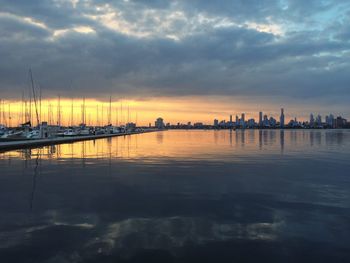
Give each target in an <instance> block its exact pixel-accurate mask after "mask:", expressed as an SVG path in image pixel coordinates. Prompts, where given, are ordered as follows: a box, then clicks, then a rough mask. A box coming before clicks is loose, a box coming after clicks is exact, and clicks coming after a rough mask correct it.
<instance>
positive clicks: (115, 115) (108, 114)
mask: <svg viewBox="0 0 350 263" xmlns="http://www.w3.org/2000/svg"><path fill="white" fill-rule="evenodd" d="M36 108H37V111H38V117H39V120H40V122H43V121H46V122H48V124H50V125H57V124H60V125H62V126H76V125H79V124H81V123H85V124H87V125H91V126H104V125H108V124H112V125H124V124H126V123H128V122H134V123H136V124H137V125H138V126H148V125H149V124H151V125H154V121H155V120H156V118H158V117H162V118H163V119H164V121H165V123H170V124H175V125H176V124H177V123H184V124H186V123H187V122H191V123H192V124H193V123H195V122H202V123H204V124H212V123H213V120H214V119H218V120H219V121H221V120H226V121H228V120H229V118H230V115H233V116H232V117H233V120H235V116H236V115H237V116H238V117H239V118H240V117H241V113H245V117H246V119H247V120H248V119H250V118H254V119H255V120H257V119H258V114H259V111H263V114H267V115H268V116H273V117H275V118H278V117H279V111H280V107H278V106H275V105H271V104H266V103H265V104H263V103H260V104H256V103H254V102H248V101H245V100H243V99H241V98H238V97H237V98H235V99H233V98H223V97H203V96H202V97H200V96H198V97H173V98H172V97H160V98H150V99H144V100H141V99H123V100H122V99H118V100H117V99H112V100H111V103H110V102H109V99H107V100H105V101H101V100H97V99H94V98H86V99H85V100H84V99H70V98H49V99H44V100H42V101H41V103H39V102H37V107H36ZM288 109H290V111H289V112H292V113H293V114H296V115H291V114H290V115H289V114H288V113H287V114H286V117H287V118H293V119H294V116H297V117H298V119H299V120H301V119H304V120H305V119H306V118H307V116H308V115H298V114H299V113H300V112H298V111H297V112H295V110H298V107H294V109H291V108H290V107H288ZM307 114H309V113H307ZM30 116H31V117H30ZM28 120H31V122H32V124H33V125H36V124H37V116H36V110H35V103H34V102H33V101H32V102H31V106H30V103H29V101H28V100H27V102H24V101H21V100H2V102H1V103H0V123H1V124H5V125H6V126H12V127H14V126H18V125H20V124H21V123H24V122H26V121H28Z"/></svg>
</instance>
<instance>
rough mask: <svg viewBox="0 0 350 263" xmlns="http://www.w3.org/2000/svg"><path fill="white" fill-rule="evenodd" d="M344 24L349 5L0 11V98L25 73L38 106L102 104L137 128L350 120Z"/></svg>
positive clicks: (96, 0) (117, 4)
mask: <svg viewBox="0 0 350 263" xmlns="http://www.w3.org/2000/svg"><path fill="white" fill-rule="evenodd" d="M349 25H350V2H349V1H348V0H336V1H335V0H333V1H325V0H308V1H304V0H294V1H289V0H266V1H261V0H222V1H212V0H192V1H185V0H174V1H164V0H123V1H111V0H85V1H84V0H31V1H28V0H0V97H1V99H5V100H6V101H7V102H9V101H12V100H13V101H14V100H18V99H20V98H21V96H22V93H23V92H24V91H25V92H26V93H27V92H28V87H29V78H28V70H29V68H31V69H32V71H33V74H34V79H35V83H36V86H37V87H39V86H40V87H41V89H42V92H43V96H44V98H47V99H48V98H57V96H58V95H60V96H61V97H62V101H63V102H64V101H65V100H66V101H65V103H63V104H67V105H68V104H69V101H70V100H71V98H75V99H77V100H79V99H81V98H83V97H85V98H87V99H88V100H89V101H94V102H92V104H94V105H95V104H98V103H99V101H104V102H106V101H108V100H109V97H110V96H112V98H113V101H114V102H116V103H119V104H120V103H121V101H124V105H127V104H128V103H129V104H130V105H133V106H132V107H133V112H134V113H135V112H137V114H138V115H139V119H140V120H142V121H143V123H148V122H151V121H152V122H153V121H154V119H155V118H156V117H158V116H162V117H163V118H164V119H166V121H170V122H175V123H177V122H187V121H190V120H192V121H203V122H208V123H209V122H210V123H211V122H212V120H213V118H219V119H220V118H226V119H228V114H234V115H235V114H240V113H241V112H243V111H244V112H246V113H248V114H251V116H252V117H256V116H257V114H258V112H259V111H261V110H262V111H264V112H266V113H269V114H275V115H278V113H279V110H280V108H281V107H284V108H285V111H286V116H287V118H289V117H290V118H294V117H295V116H297V117H299V118H301V119H302V118H307V116H308V115H309V114H310V112H313V113H314V114H318V113H320V114H328V113H329V112H332V113H334V114H335V115H339V114H342V115H343V116H344V117H348V118H350V107H349V101H350V67H349V66H350V60H349V57H350V27H349ZM91 107H92V106H91ZM116 107H117V106H116ZM118 107H119V106H118ZM68 108H69V107H68ZM68 108H67V111H68ZM146 113H147V114H146ZM135 114H136V113H135Z"/></svg>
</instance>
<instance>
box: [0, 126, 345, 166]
mask: <svg viewBox="0 0 350 263" xmlns="http://www.w3.org/2000/svg"><path fill="white" fill-rule="evenodd" d="M349 137H350V132H349V131H345V130H344V131H342V130H341V131H335V130H334V131H318V130H245V131H244V130H243V131H242V130H237V131H228V130H223V131H214V130H210V131H203V130H197V131H196V130H192V131H191V130H188V131H185V130H173V131H162V132H152V133H146V134H139V135H132V136H120V137H114V138H109V139H99V140H95V141H84V142H76V143H73V144H62V145H56V146H48V147H44V148H40V149H31V150H28V149H27V150H18V151H11V152H6V153H2V154H0V158H1V159H9V160H10V159H11V158H16V159H33V158H37V157H40V159H125V160H141V161H145V162H146V161H154V160H160V159H162V158H168V159H169V158H175V159H184V160H186V159H197V160H201V159H203V160H204V159H217V160H220V158H223V157H227V156H230V158H231V159H235V160H240V159H247V157H251V156H261V155H264V154H279V155H280V154H297V153H298V152H302V153H303V154H306V153H307V152H310V153H312V154H315V149H316V150H317V147H320V146H327V147H326V149H328V150H329V151H332V149H333V150H337V151H339V149H340V148H341V147H347V145H346V143H344V142H345V141H346V142H349V140H344V138H347V139H348V138H349ZM323 148H324V147H323Z"/></svg>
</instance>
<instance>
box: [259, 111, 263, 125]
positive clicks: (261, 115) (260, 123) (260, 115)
mask: <svg viewBox="0 0 350 263" xmlns="http://www.w3.org/2000/svg"><path fill="white" fill-rule="evenodd" d="M262 118H263V113H262V111H260V112H259V126H260V127H261V126H262V121H263V120H262Z"/></svg>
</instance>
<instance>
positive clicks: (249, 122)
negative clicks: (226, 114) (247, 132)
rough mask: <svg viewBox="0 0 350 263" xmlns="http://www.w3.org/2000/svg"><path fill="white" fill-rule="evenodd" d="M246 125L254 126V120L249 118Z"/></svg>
mask: <svg viewBox="0 0 350 263" xmlns="http://www.w3.org/2000/svg"><path fill="white" fill-rule="evenodd" d="M247 125H248V127H249V128H254V127H255V120H254V119H249V120H248V123H247Z"/></svg>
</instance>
